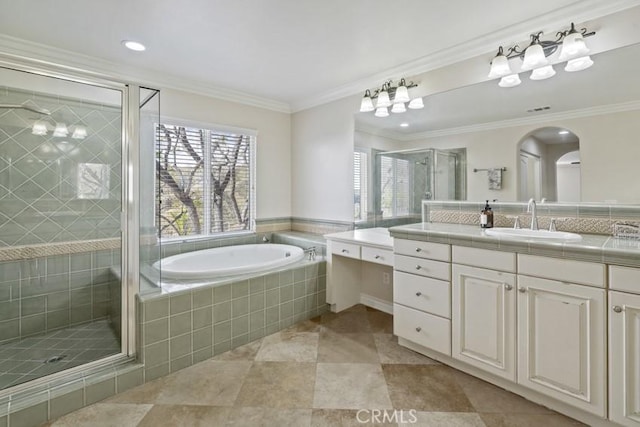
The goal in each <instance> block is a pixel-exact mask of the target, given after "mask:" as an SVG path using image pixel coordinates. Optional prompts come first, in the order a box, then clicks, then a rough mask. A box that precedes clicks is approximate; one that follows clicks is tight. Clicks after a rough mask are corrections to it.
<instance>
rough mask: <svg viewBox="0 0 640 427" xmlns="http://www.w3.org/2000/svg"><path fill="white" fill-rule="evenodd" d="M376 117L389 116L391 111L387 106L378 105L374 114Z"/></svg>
mask: <svg viewBox="0 0 640 427" xmlns="http://www.w3.org/2000/svg"><path fill="white" fill-rule="evenodd" d="M374 116H376V117H389V111H388V110H387V107H378V108H376V112H375V114H374Z"/></svg>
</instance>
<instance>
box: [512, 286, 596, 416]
mask: <svg viewBox="0 0 640 427" xmlns="http://www.w3.org/2000/svg"><path fill="white" fill-rule="evenodd" d="M604 301H605V291H604V290H603V289H598V288H592V287H589V286H582V285H574V284H568V283H565V282H557V281H554V280H546V279H538V278H533V277H529V276H521V275H518V383H520V384H522V385H524V386H526V387H529V388H532V389H534V390H537V391H539V392H541V393H544V394H546V395H549V396H551V397H554V398H556V399H558V400H560V401H563V402H565V403H567V404H570V405H573V406H576V407H578V408H580V409H583V410H585V411H588V412H591V413H593V414H596V415H598V416H601V417H605V416H606V409H605V384H606V383H605V378H606V366H605V354H606V340H605V321H606V319H605V309H606V307H605V304H604Z"/></svg>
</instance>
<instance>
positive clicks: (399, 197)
mask: <svg viewBox="0 0 640 427" xmlns="http://www.w3.org/2000/svg"><path fill="white" fill-rule="evenodd" d="M373 152H374V154H375V159H374V165H373V166H374V167H373V177H372V178H373V186H372V187H373V188H372V189H373V213H374V220H375V225H376V226H387V225H394V224H401V223H410V222H419V221H420V218H421V212H422V201H423V200H465V199H466V177H465V173H466V149H464V148H463V149H448V150H439V149H420V150H409V151H407V150H403V151H376V150H373Z"/></svg>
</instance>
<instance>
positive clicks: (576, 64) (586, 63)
mask: <svg viewBox="0 0 640 427" xmlns="http://www.w3.org/2000/svg"><path fill="white" fill-rule="evenodd" d="M592 65H593V60H591V58H590V57H589V55H587V56H583V57H582V58H576V59H572V60H570V61H569V62H567V66H566V67H564V70H565V71H568V72H570V73H572V72H574V71H582V70H586V69H587V68H589V67H591V66H592Z"/></svg>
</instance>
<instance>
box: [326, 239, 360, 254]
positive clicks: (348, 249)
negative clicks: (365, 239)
mask: <svg viewBox="0 0 640 427" xmlns="http://www.w3.org/2000/svg"><path fill="white" fill-rule="evenodd" d="M330 243H331V253H333V254H336V255H340V256H344V257H348V258H356V259H360V245H354V244H351V243H344V242H337V241H335V240H333V241H330Z"/></svg>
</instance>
